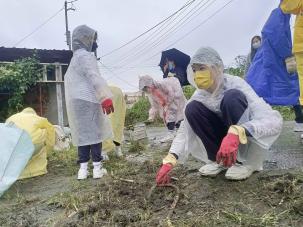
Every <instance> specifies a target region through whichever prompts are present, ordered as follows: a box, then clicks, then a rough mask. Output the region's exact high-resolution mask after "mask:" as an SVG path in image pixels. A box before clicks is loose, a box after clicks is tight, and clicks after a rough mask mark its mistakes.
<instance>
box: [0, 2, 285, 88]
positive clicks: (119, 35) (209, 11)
mask: <svg viewBox="0 0 303 227" xmlns="http://www.w3.org/2000/svg"><path fill="white" fill-rule="evenodd" d="M186 2H187V1H186V0H166V1H163V0H78V1H76V2H74V3H73V4H74V7H75V8H76V11H69V12H68V17H69V28H70V30H71V31H72V30H73V28H75V27H76V26H77V25H80V24H86V25H88V26H90V27H92V28H94V29H96V30H97V31H98V34H99V40H98V42H99V49H98V51H99V52H98V55H99V56H102V55H104V54H106V53H108V52H110V51H111V50H113V49H115V48H117V47H119V46H121V45H123V44H124V43H126V42H127V41H129V40H131V39H132V38H134V37H136V36H137V35H139V34H141V33H143V32H144V31H146V30H147V29H149V28H151V27H152V26H154V25H155V24H157V23H158V22H160V21H161V20H163V19H164V18H166V17H168V16H169V15H170V14H172V13H173V12H175V11H177V10H178V9H179V8H181V7H182V6H183V5H184V4H185V3H186ZM229 2H230V3H229ZM279 2H280V0H233V1H231V0H196V1H195V2H194V3H193V4H191V5H190V6H189V7H188V8H186V9H185V10H184V11H181V12H180V14H177V15H176V16H175V17H173V18H172V19H171V20H170V21H167V23H165V24H163V26H162V27H160V28H159V30H153V31H154V33H153V31H152V32H150V33H148V34H147V35H145V36H143V37H141V38H140V39H138V40H137V41H136V42H133V43H132V44H130V45H127V46H126V47H125V48H122V49H121V50H119V51H116V52H114V53H112V54H110V55H108V56H105V57H102V58H101V61H102V62H103V64H104V65H105V66H106V67H105V66H100V67H101V72H102V75H103V77H104V78H106V80H107V81H108V83H109V84H113V85H117V86H119V87H121V88H122V89H123V90H124V91H134V90H137V87H138V76H139V75H144V74H150V75H152V76H154V77H155V78H157V79H160V78H161V76H162V74H161V71H160V69H159V67H158V66H157V65H158V63H159V61H160V56H161V54H160V52H161V51H162V50H165V49H167V48H168V47H169V48H171V47H175V48H177V49H179V50H181V51H183V52H185V53H187V54H188V55H193V54H194V52H195V51H196V50H197V49H198V48H199V47H200V46H211V47H213V48H215V49H216V50H217V51H218V52H219V54H220V55H221V57H222V59H223V61H224V63H225V65H229V64H231V63H232V61H233V59H234V58H235V57H236V56H237V55H246V54H247V53H248V52H249V49H250V39H251V37H252V36H253V35H255V34H260V32H261V29H262V27H263V25H264V23H265V21H266V20H267V18H268V16H269V15H270V12H271V11H272V10H273V9H274V8H276V7H277V6H278V4H279ZM227 3H229V4H228V5H226V4H227ZM63 4H64V1H62V0H49V1H46V0H9V1H8V0H0V21H1V22H0V24H1V30H0V46H5V47H12V46H15V44H16V43H17V42H18V41H20V40H21V39H22V38H23V37H25V36H26V35H28V34H29V33H31V32H32V31H34V30H35V29H36V28H37V27H38V26H39V25H40V24H42V23H43V22H45V21H46V20H47V19H48V18H49V17H51V16H52V15H54V14H55V13H56V12H57V11H58V10H60V9H61V8H62V7H63ZM224 5H226V6H225V7H224V8H222V7H223V6H224ZM199 7H200V9H199ZM198 9H199V10H198ZM220 9H222V10H221V11H218V10H220ZM217 11H218V12H217ZM215 12H217V13H216V14H215V15H213V14H214V13H215ZM190 16H191V17H190ZM186 18H188V19H186ZM199 24H201V26H200V27H199V28H198V29H196V30H194V31H193V32H190V31H191V30H193V28H195V27H196V26H198V25H199ZM181 25H182V26H181ZM189 32H190V33H189ZM186 34H188V35H187V36H185V35H186ZM182 37H183V38H182ZM181 38H182V39H181ZM177 40H180V41H178V42H176V41H177ZM175 42H176V43H175ZM174 43H175V44H174ZM172 44H173V45H172ZM17 47H26V48H42V49H67V45H66V42H65V22H64V11H61V12H60V13H58V15H56V16H55V17H54V18H53V19H52V20H50V21H49V22H48V23H46V24H45V25H44V26H43V27H41V28H40V29H39V30H37V32H35V33H33V34H32V35H31V36H29V37H28V38H27V39H25V40H24V41H23V42H21V43H20V44H18V45H17Z"/></svg>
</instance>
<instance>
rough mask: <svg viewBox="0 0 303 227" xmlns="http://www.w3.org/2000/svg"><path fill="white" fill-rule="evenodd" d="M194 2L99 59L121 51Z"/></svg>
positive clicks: (193, 0)
mask: <svg viewBox="0 0 303 227" xmlns="http://www.w3.org/2000/svg"><path fill="white" fill-rule="evenodd" d="M195 1H196V0H192V1H190V2H188V3H186V4H185V5H184V6H182V7H181V8H180V9H178V10H177V11H176V12H174V13H173V14H171V15H170V16H168V17H166V18H165V19H164V20H162V21H160V22H159V23H157V24H156V25H154V26H153V27H151V28H150V29H148V30H147V31H145V32H143V33H141V34H140V35H138V36H137V37H135V38H133V39H131V40H130V41H128V42H126V43H125V44H123V45H121V46H120V47H117V48H115V49H113V50H111V51H110V52H108V53H106V54H104V55H103V56H101V57H106V56H108V55H110V54H112V53H114V52H116V51H118V50H120V49H122V48H123V47H125V46H127V45H129V44H130V43H132V42H134V41H136V40H137V39H139V38H140V37H142V36H144V35H145V34H147V33H148V32H150V31H152V30H153V29H155V28H156V27H158V26H159V25H160V24H162V23H164V22H165V21H167V20H169V19H170V18H171V17H173V16H174V15H176V14H177V13H178V12H179V11H181V10H182V9H183V8H185V7H187V6H188V5H190V4H192V3H193V2H195Z"/></svg>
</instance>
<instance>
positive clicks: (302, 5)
mask: <svg viewBox="0 0 303 227" xmlns="http://www.w3.org/2000/svg"><path fill="white" fill-rule="evenodd" d="M280 7H281V9H282V11H283V12H284V13H288V14H295V15H297V16H296V24H295V31H294V45H293V53H294V55H295V57H296V61H297V71H298V75H299V84H300V98H299V99H300V104H301V105H303V0H283V1H282V3H281V5H280Z"/></svg>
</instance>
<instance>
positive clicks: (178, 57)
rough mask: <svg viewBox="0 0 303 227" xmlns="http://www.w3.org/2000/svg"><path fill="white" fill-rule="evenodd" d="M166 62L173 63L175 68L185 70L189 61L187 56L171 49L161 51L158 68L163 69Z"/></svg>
mask: <svg viewBox="0 0 303 227" xmlns="http://www.w3.org/2000/svg"><path fill="white" fill-rule="evenodd" d="M167 60H170V61H174V62H175V65H176V66H178V67H181V68H183V69H185V70H186V69H187V66H188V64H189V61H190V57H189V56H188V55H187V54H185V53H183V52H181V51H179V50H177V49H176V48H172V49H169V50H165V51H162V56H161V60H160V63H159V66H160V67H161V68H163V66H164V65H165V63H166V61H167Z"/></svg>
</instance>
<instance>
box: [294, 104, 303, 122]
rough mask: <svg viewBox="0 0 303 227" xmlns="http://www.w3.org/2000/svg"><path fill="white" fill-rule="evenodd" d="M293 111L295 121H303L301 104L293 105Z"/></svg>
mask: <svg viewBox="0 0 303 227" xmlns="http://www.w3.org/2000/svg"><path fill="white" fill-rule="evenodd" d="M293 109H294V112H295V116H296V119H295V121H296V122H297V123H303V111H302V106H301V105H295V106H293Z"/></svg>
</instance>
